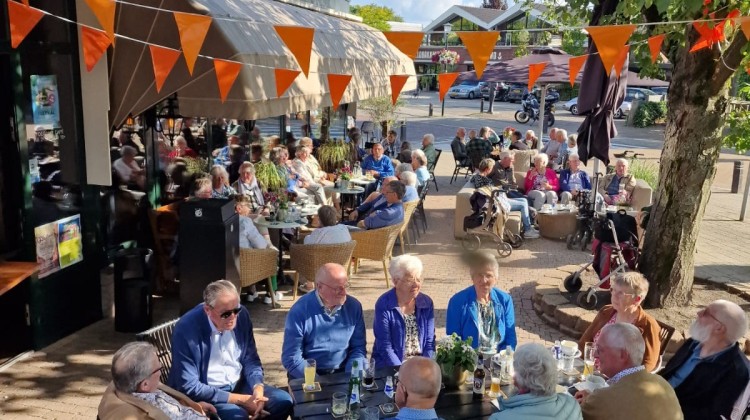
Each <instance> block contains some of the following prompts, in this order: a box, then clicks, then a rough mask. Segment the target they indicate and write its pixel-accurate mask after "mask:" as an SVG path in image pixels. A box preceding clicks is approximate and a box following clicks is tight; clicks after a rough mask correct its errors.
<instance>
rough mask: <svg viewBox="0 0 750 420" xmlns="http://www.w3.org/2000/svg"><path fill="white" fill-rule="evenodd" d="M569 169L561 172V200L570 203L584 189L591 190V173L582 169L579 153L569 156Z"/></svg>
mask: <svg viewBox="0 0 750 420" xmlns="http://www.w3.org/2000/svg"><path fill="white" fill-rule="evenodd" d="M568 165H569V166H568V169H565V170H564V171H562V172H560V202H561V203H562V204H568V203H570V201H571V200H573V199H575V197H577V196H578V193H579V192H581V191H583V190H588V191H591V180H590V179H589V175H588V174H587V173H586V172H584V171H582V170H581V169H580V168H581V159H580V158H579V157H578V155H577V154H575V153H574V154H571V155H570V156H568Z"/></svg>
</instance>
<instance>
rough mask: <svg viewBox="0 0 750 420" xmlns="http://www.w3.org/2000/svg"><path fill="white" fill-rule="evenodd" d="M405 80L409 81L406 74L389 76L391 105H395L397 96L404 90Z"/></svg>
mask: <svg viewBox="0 0 750 420" xmlns="http://www.w3.org/2000/svg"><path fill="white" fill-rule="evenodd" d="M407 80H409V75H408V74H393V75H391V103H392V104H393V105H396V101H398V95H400V94H401V90H402V89H403V88H404V85H405V84H406V81H407Z"/></svg>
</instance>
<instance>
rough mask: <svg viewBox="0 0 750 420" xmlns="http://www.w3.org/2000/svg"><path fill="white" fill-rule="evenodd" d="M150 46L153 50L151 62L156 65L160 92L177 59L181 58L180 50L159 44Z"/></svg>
mask: <svg viewBox="0 0 750 420" xmlns="http://www.w3.org/2000/svg"><path fill="white" fill-rule="evenodd" d="M148 48H149V50H151V62H152V63H153V66H154V79H155V81H156V93H159V92H161V88H162V86H164V82H165V81H166V80H167V77H168V76H169V73H171V72H172V69H173V68H174V65H175V63H177V59H178V58H180V52H179V51H177V50H173V49H171V48H165V47H160V46H158V45H149V46H148Z"/></svg>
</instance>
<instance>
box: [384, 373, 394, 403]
mask: <svg viewBox="0 0 750 420" xmlns="http://www.w3.org/2000/svg"><path fill="white" fill-rule="evenodd" d="M383 393H385V396H386V397H388V400H389V401H393V396H394V394H395V393H394V392H393V376H389V377H388V378H386V380H385V388H384V389H383Z"/></svg>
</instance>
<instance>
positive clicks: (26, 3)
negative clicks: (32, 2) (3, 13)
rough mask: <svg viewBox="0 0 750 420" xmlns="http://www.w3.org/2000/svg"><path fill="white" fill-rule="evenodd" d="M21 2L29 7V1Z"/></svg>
mask: <svg viewBox="0 0 750 420" xmlns="http://www.w3.org/2000/svg"><path fill="white" fill-rule="evenodd" d="M21 1H22V2H23V4H24V5H26V6H28V5H29V0H21Z"/></svg>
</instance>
